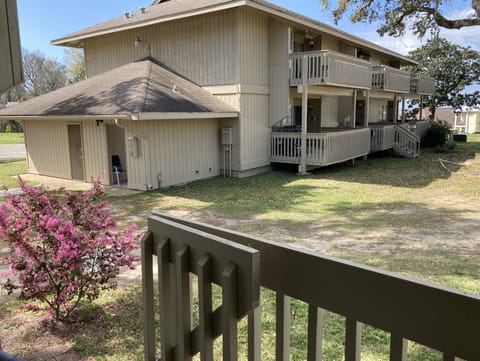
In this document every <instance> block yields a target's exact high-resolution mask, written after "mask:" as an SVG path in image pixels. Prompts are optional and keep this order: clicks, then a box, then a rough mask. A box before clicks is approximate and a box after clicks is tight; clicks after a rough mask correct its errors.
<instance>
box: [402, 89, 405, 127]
mask: <svg viewBox="0 0 480 361" xmlns="http://www.w3.org/2000/svg"><path fill="white" fill-rule="evenodd" d="M402 123H405V95H402Z"/></svg>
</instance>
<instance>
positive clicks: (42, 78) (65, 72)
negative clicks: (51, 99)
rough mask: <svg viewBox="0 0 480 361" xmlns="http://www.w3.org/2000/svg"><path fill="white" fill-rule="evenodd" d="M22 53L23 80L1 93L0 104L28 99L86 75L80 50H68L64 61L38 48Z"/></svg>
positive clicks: (76, 80)
mask: <svg viewBox="0 0 480 361" xmlns="http://www.w3.org/2000/svg"><path fill="white" fill-rule="evenodd" d="M22 53H23V55H22V63H23V72H24V79H25V81H24V83H22V84H19V85H17V86H15V87H13V88H11V89H9V90H8V91H6V92H4V93H2V94H0V104H6V103H8V102H19V101H23V100H26V99H30V98H33V97H36V96H39V95H42V94H45V93H48V92H51V91H52V90H55V89H58V88H61V87H63V86H65V85H66V84H72V83H76V82H78V81H81V80H84V79H85V60H84V57H83V52H82V51H81V50H78V49H69V50H67V51H66V52H65V59H64V62H60V61H57V60H56V59H53V58H48V57H45V56H44V55H43V54H42V53H40V52H38V51H30V50H28V49H22Z"/></svg>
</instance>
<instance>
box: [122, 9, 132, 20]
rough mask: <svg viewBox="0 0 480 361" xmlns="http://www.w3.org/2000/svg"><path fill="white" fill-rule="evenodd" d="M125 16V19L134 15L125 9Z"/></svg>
mask: <svg viewBox="0 0 480 361" xmlns="http://www.w3.org/2000/svg"><path fill="white" fill-rule="evenodd" d="M123 16H125V19H130V18H131V17H132V15H131V14H130V13H129V12H128V11H125V12H124V13H123Z"/></svg>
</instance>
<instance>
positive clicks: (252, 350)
mask: <svg viewBox="0 0 480 361" xmlns="http://www.w3.org/2000/svg"><path fill="white" fill-rule="evenodd" d="M261 340H262V308H261V306H258V307H257V308H255V309H254V310H253V311H252V312H250V313H249V314H248V361H260V360H261V356H262V354H261Z"/></svg>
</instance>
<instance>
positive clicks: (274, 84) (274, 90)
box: [268, 20, 290, 126]
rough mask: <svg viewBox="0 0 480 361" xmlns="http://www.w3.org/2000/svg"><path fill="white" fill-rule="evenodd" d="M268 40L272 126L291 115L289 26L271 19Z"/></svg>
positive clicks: (270, 122)
mask: <svg viewBox="0 0 480 361" xmlns="http://www.w3.org/2000/svg"><path fill="white" fill-rule="evenodd" d="M268 40H269V42H268V46H269V48H268V63H269V66H268V69H269V85H270V106H269V108H270V109H269V110H270V120H269V125H270V126H272V125H274V124H275V123H277V122H278V121H280V120H281V119H282V118H284V117H285V116H288V115H289V96H290V95H289V71H288V47H289V44H288V26H287V25H285V24H282V23H279V22H278V21H275V20H270V23H269V39H268Z"/></svg>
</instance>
